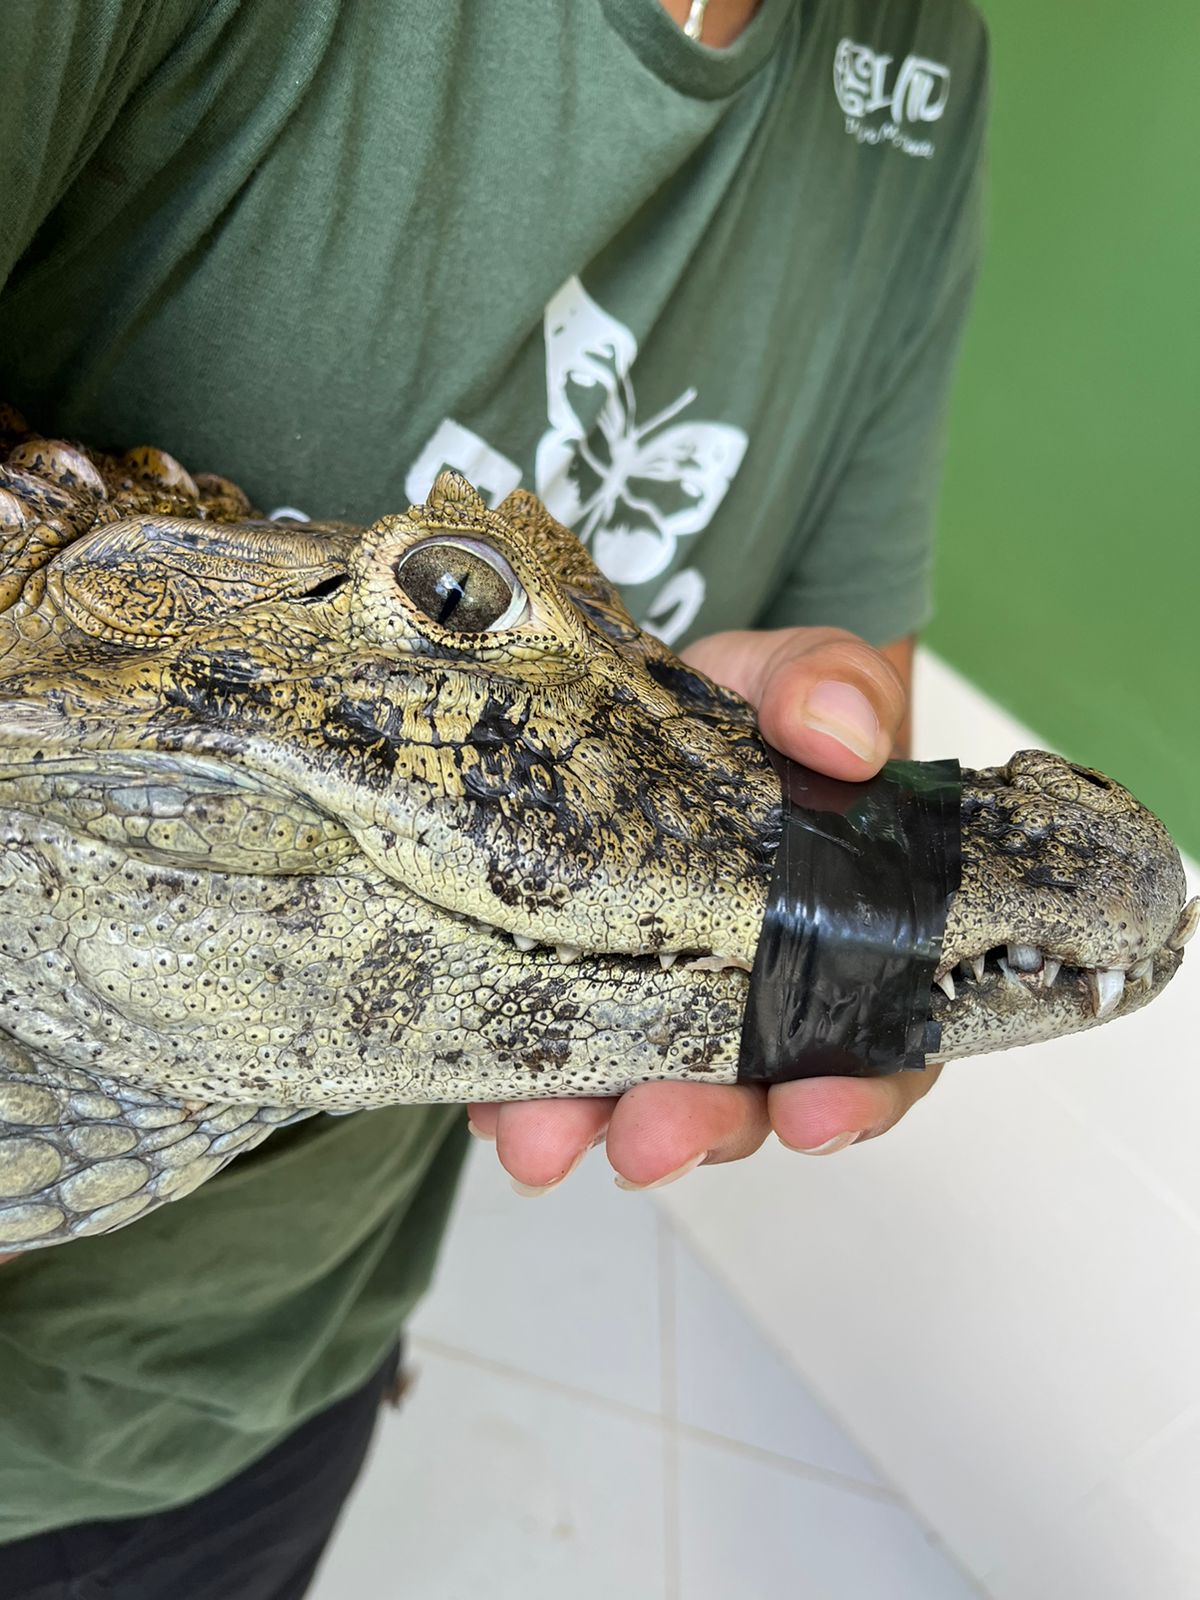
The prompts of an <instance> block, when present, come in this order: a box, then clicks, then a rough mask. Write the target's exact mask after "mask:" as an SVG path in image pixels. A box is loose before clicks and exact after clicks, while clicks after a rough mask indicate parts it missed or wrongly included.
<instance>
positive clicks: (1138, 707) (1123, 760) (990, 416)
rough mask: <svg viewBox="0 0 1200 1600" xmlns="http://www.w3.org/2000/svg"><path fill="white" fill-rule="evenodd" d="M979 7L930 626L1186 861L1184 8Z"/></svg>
mask: <svg viewBox="0 0 1200 1600" xmlns="http://www.w3.org/2000/svg"><path fill="white" fill-rule="evenodd" d="M982 9H983V11H984V14H985V15H986V17H987V20H988V26H989V30H990V33H991V39H992V63H993V96H992V113H993V114H992V140H991V204H990V216H991V221H990V228H989V234H990V242H989V248H988V259H987V264H986V266H985V269H984V275H983V279H982V282H981V284H980V292H979V295H978V298H977V301H976V308H975V312H974V315H973V318H972V322H971V326H970V329H969V331H968V334H967V339H966V344H965V347H964V351H963V362H962V367H961V372H960V376H959V380H958V385H957V389H956V394H955V401H954V408H953V416H952V426H951V435H950V455H949V461H948V467H947V478H946V488H945V493H944V496H943V501H942V516H941V549H940V557H939V579H938V615H937V618H936V620H935V622H934V624H933V626H932V627H931V629H930V630H929V634H928V638H929V642H930V644H931V645H932V646H933V648H934V649H935V650H937V651H938V652H939V653H940V654H941V655H943V656H944V657H945V658H946V659H947V660H949V661H950V662H952V663H953V664H954V665H955V666H956V667H958V668H959V670H960V671H962V672H963V673H965V674H966V675H967V676H968V677H969V678H971V679H972V680H973V681H974V682H975V683H977V684H978V685H979V686H980V687H981V688H982V689H984V690H985V691H986V692H987V693H989V694H990V695H991V696H992V698H993V699H996V700H998V701H1000V702H1001V703H1002V704H1003V705H1005V706H1006V707H1007V708H1008V709H1009V710H1011V711H1012V712H1014V713H1015V714H1016V715H1018V716H1019V717H1020V718H1021V719H1022V720H1023V721H1025V722H1027V723H1029V724H1030V725H1031V726H1033V727H1034V728H1036V729H1037V730H1038V732H1039V733H1040V734H1042V735H1044V736H1045V737H1046V738H1047V739H1048V740H1049V741H1051V742H1053V743H1055V744H1058V745H1061V746H1062V747H1063V748H1064V749H1065V750H1066V751H1067V752H1068V753H1069V754H1070V755H1071V756H1072V757H1074V758H1076V759H1079V760H1082V761H1085V762H1087V763H1088V764H1089V765H1092V766H1097V767H1101V768H1103V769H1104V770H1106V771H1107V772H1109V773H1110V774H1111V775H1112V776H1113V777H1115V778H1117V779H1118V780H1119V781H1121V782H1123V783H1126V784H1128V786H1129V787H1130V788H1132V789H1133V790H1134V791H1135V792H1136V793H1137V794H1138V795H1139V796H1140V798H1142V799H1143V800H1144V801H1145V802H1146V803H1147V804H1148V805H1150V806H1152V807H1153V808H1154V809H1155V810H1156V811H1158V812H1159V813H1160V814H1161V815H1162V816H1163V817H1164V819H1165V820H1166V821H1167V822H1168V824H1169V825H1170V826H1171V828H1172V829H1173V831H1174V832H1175V834H1176V837H1177V838H1178V839H1179V841H1180V843H1181V844H1182V845H1183V846H1184V848H1185V849H1187V850H1189V852H1191V853H1192V854H1197V855H1200V310H1198V303H1200V182H1198V180H1197V171H1198V168H1200V117H1198V115H1197V107H1198V105H1200V8H1197V6H1196V4H1195V0H1157V3H1156V4H1154V5H1153V6H1145V7H1139V6H1129V5H1128V4H1122V5H1119V6H1118V5H1117V4H1115V3H1111V0H1093V3H1090V4H1088V5H1063V4H1054V3H1053V0H1050V3H1048V0H984V3H983V6H982ZM1008 753H1009V752H1007V751H998V752H997V758H998V759H1003V758H1004V757H1005V756H1007V754H1008Z"/></svg>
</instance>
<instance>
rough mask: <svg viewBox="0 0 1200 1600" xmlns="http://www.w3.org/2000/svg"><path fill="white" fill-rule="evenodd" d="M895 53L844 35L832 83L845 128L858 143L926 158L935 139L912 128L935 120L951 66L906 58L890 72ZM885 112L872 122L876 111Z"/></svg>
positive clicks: (946, 96)
mask: <svg viewBox="0 0 1200 1600" xmlns="http://www.w3.org/2000/svg"><path fill="white" fill-rule="evenodd" d="M894 60H895V57H894V56H887V55H881V54H879V53H878V52H877V51H875V50H872V49H871V47H870V45H866V44H858V43H857V42H856V41H855V40H854V39H842V40H841V41H840V43H839V44H838V47H837V50H836V52H835V53H834V57H833V87H834V92H835V93H836V95H837V99H838V105H840V106H841V108H842V111H843V112H844V113H845V117H846V132H847V133H848V134H850V135H851V136H852V137H853V138H855V139H857V140H858V142H859V144H890V145H891V146H892V147H893V148H894V149H897V150H901V151H903V152H904V154H905V155H909V156H922V157H925V158H926V159H928V157H930V156H931V155H932V154H933V150H934V146H933V141H932V140H931V139H920V138H917V137H915V136H914V134H913V133H912V132H911V131H910V129H911V128H913V127H915V126H916V125H918V124H920V123H924V122H937V121H938V120H939V118H940V117H941V115H942V113H943V112H944V111H945V109H946V101H947V100H948V99H949V96H950V68H949V67H947V66H943V65H942V63H941V62H940V61H930V60H929V59H928V57H926V56H905V58H904V60H903V61H902V62H901V63H900V66H899V68H898V69H897V70H896V71H895V72H892V71H891V67H892V63H893V61H894ZM879 111H884V112H886V113H887V115H886V116H885V117H884V119H883V120H882V121H880V122H868V121H867V118H869V117H871V116H873V115H874V114H875V113H876V112H879Z"/></svg>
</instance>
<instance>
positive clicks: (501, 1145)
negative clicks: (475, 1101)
mask: <svg viewBox="0 0 1200 1600" xmlns="http://www.w3.org/2000/svg"><path fill="white" fill-rule="evenodd" d="M614 1104H615V1102H614V1101H612V1100H590V1099H580V1100H514V1101H510V1102H509V1103H507V1104H505V1105H502V1106H499V1107H497V1114H496V1118H495V1129H496V1154H497V1155H498V1156H499V1158H500V1164H501V1166H502V1167H503V1168H504V1169H505V1171H506V1172H507V1173H508V1175H509V1177H511V1178H512V1180H513V1186H514V1188H516V1189H517V1191H518V1193H520V1194H544V1193H545V1191H546V1190H547V1189H550V1188H553V1187H554V1186H555V1184H558V1183H561V1182H562V1180H563V1179H564V1178H565V1177H566V1176H567V1175H568V1174H569V1173H570V1172H572V1171H573V1170H574V1169H575V1167H577V1166H578V1165H579V1163H580V1161H582V1160H583V1157H584V1156H585V1155H586V1154H587V1152H588V1151H589V1150H590V1149H591V1147H592V1145H593V1144H595V1143H596V1142H597V1140H598V1139H600V1138H601V1137H602V1136H603V1134H604V1130H605V1128H606V1127H607V1126H608V1119H609V1117H610V1116H611V1115H612V1108H613V1105H614ZM474 1110H475V1108H474V1107H472V1121H473V1120H474Z"/></svg>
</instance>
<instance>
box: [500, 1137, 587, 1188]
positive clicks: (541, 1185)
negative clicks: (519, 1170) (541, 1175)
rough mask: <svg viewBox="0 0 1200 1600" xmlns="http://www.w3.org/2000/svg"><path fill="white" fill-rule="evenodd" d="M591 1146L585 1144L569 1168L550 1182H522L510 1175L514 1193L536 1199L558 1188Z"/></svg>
mask: <svg viewBox="0 0 1200 1600" xmlns="http://www.w3.org/2000/svg"><path fill="white" fill-rule="evenodd" d="M591 1148H592V1147H591V1145H590V1144H587V1145H584V1147H583V1149H582V1150H581V1151H580V1152H579V1154H578V1155H577V1156H576V1157H575V1159H574V1161H572V1163H571V1165H570V1166H569V1167H568V1168H567V1170H566V1171H565V1172H562V1173H560V1174H559V1176H558V1177H557V1178H552V1179H551V1180H550V1182H549V1183H522V1182H521V1180H520V1179H519V1178H512V1177H510V1178H509V1180H508V1181H509V1182H510V1183H511V1184H512V1186H513V1193H514V1194H519V1195H520V1196H521V1198H522V1200H536V1199H538V1197H539V1196H540V1195H544V1194H549V1193H550V1191H551V1189H557V1188H558V1186H559V1184H560V1183H565V1182H566V1180H567V1179H568V1178H569V1177H570V1176H571V1174H572V1173H573V1172H574V1171H575V1168H576V1167H577V1166H578V1165H579V1163H580V1162H581V1161H582V1160H583V1158H584V1156H585V1155H587V1153H588V1151H589V1150H590V1149H591Z"/></svg>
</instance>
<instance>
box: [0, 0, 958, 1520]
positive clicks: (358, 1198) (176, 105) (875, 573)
mask: <svg viewBox="0 0 1200 1600" xmlns="http://www.w3.org/2000/svg"><path fill="white" fill-rule="evenodd" d="M985 74H986V46H985V41H984V35H983V29H982V26H981V24H980V22H979V19H978V17H977V16H976V15H975V13H974V12H973V11H972V10H971V9H970V8H969V7H968V6H967V5H966V4H960V3H957V0H762V4H761V6H760V9H759V11H758V14H757V16H756V18H755V20H754V21H753V23H752V24H751V25H750V26H749V28H748V29H747V30H746V32H745V33H744V34H743V35H742V37H741V38H740V39H739V41H738V42H737V44H736V45H735V46H734V47H733V48H731V49H730V50H728V51H725V52H714V51H711V50H706V49H704V48H703V47H702V46H698V45H695V44H693V43H692V42H690V41H689V40H687V39H685V38H684V36H683V35H682V33H681V31H680V30H679V29H678V27H677V26H676V25H675V24H674V23H673V22H672V21H671V20H670V18H669V17H668V16H667V15H666V13H665V12H664V11H663V10H662V9H661V6H660V5H659V3H658V0H573V3H572V4H571V5H570V6H562V5H548V4H541V5H538V4H534V3H533V0H511V3H509V4H504V5H499V4H497V5H488V6H482V5H478V4H475V5H472V4H470V3H469V0H412V3H410V4H406V5H404V6H397V5H395V4H393V3H392V0H357V3H352V0H309V3H308V4H306V5H303V6H295V5H293V4H291V3H290V0H256V3H253V4H245V3H237V0H203V3H202V0H8V4H7V5H6V6H5V8H4V11H3V14H2V16H0V285H3V287H2V288H0V375H2V382H0V387H2V388H3V390H4V393H5V395H6V397H7V398H9V399H11V400H12V401H13V402H15V403H16V404H17V405H18V406H20V407H21V408H22V409H23V410H24V411H25V412H26V414H27V415H28V417H29V419H30V421H31V422H32V423H33V425H34V426H35V427H37V428H38V429H39V430H40V431H42V432H45V433H56V434H60V435H66V436H68V437H75V438H81V439H85V440H87V441H90V442H94V443H100V444H111V445H120V446H127V445H130V444H133V443H139V442H149V443H154V444H157V445H160V446H163V447H165V448H166V449H168V450H170V451H172V452H173V453H174V454H176V455H177V456H179V458H180V459H181V460H182V461H183V462H184V463H185V465H187V466H189V467H191V468H193V469H196V470H212V471H218V472H222V473H224V474H226V475H227V476H229V477H232V478H234V479H235V480H237V481H239V482H240V483H241V484H242V485H243V486H244V487H245V488H246V489H247V490H248V491H249V493H250V494H251V495H252V497H253V498H254V499H255V500H256V501H257V502H258V504H259V505H261V506H263V507H264V508H266V509H268V510H275V509H278V508H281V507H283V506H285V505H286V506H289V507H292V508H296V509H298V510H300V511H302V512H304V513H307V514H309V515H313V516H322V517H347V518H351V519H354V520H356V521H365V520H370V519H372V518H373V517H375V516H377V515H379V514H380V513H381V512H384V511H388V510H396V509H402V508H403V507H404V506H406V505H407V504H408V503H409V501H410V500H413V499H419V498H421V497H422V496H423V494H424V492H425V490H426V489H427V488H428V485H429V483H430V482H431V481H432V478H433V476H434V474H435V472H436V471H437V470H438V469H439V468H440V467H441V466H443V465H452V466H457V467H459V468H461V469H462V470H463V471H465V472H467V474H468V475H469V476H470V477H472V478H473V479H474V480H475V481H476V482H477V483H478V484H479V486H480V487H481V489H483V490H484V492H485V493H486V494H487V495H488V496H489V497H490V498H491V499H493V500H496V499H499V498H500V497H502V496H503V495H504V494H505V493H507V491H508V490H509V489H510V488H512V487H514V486H515V485H516V484H517V483H518V482H523V483H525V484H526V485H528V486H530V487H532V488H534V489H536V491H537V492H538V493H539V494H540V495H541V496H542V497H543V499H545V500H546V502H547V503H548V505H549V506H550V508H551V509H552V510H553V511H554V512H555V513H556V514H557V515H558V516H559V517H560V518H562V519H563V520H564V521H567V522H569V523H571V524H572V525H573V526H574V527H575V528H576V529H577V530H578V531H579V533H580V534H581V536H582V537H584V538H585V539H586V541H587V542H588V544H589V546H590V548H591V549H592V551H593V553H594V554H595V556H596V558H597V560H598V561H599V563H600V565H601V566H602V567H604V568H605V570H606V571H607V572H608V574H609V575H610V576H611V577H613V578H614V579H615V580H616V581H617V582H618V583H620V584H621V586H622V589H623V591H624V593H625V596H626V599H627V600H628V601H629V603H630V605H631V607H632V608H633V610H634V611H635V613H636V614H638V615H640V616H641V617H642V618H643V619H645V620H647V621H648V622H649V623H651V624H652V625H653V626H654V627H655V628H656V629H657V631H659V632H660V633H662V634H663V635H664V636H665V637H667V638H668V639H671V640H682V639H684V638H686V637H689V636H693V635H695V634H698V633H702V632H708V631H711V630H713V629H716V628H721V627H730V626H748V625H752V624H755V623H762V624H768V625H782V624H788V623H831V624H837V625H841V626H845V627H848V628H851V629H853V630H855V631H857V632H859V633H862V634H864V635H866V636H867V637H868V638H871V639H873V640H875V641H877V642H883V641H885V640H888V639H892V638H897V637H900V636H902V635H904V634H907V633H909V632H911V631H912V630H914V629H915V628H917V627H918V626H920V624H921V623H922V622H923V621H924V620H925V619H926V616H927V613H928V610H929V564H930V537H931V523H932V513H933V502H934V496H935V490H936V480H937V475H938V467H939V457H940V452H941V445H942V434H943V420H944V411H945V403H946V393H947V387H948V381H949V373H950V369H951V364H952V358H953V354H954V348H955V344H956V341H957V336H958V333H959V330H960V327H961V323H962V320H963V317H964V313H965V308H966V304H967V300H968V297H969V292H970V286H971V282H972V278H973V275H974V271H975V267H976V263H977V257H978V248H979V203H978V202H979V188H980V172H981V165H982V162H981V144H982V127H983V109H984V108H983V102H984V85H985ZM461 1150H462V1137H461V1115H460V1114H457V1113H454V1112H453V1111H447V1110H446V1109H445V1108H436V1109H435V1108H397V1109H394V1110H386V1111H378V1112H371V1113H366V1114H360V1115H358V1116H352V1117H347V1118H343V1119H341V1120H339V1121H333V1120H331V1119H329V1118H325V1117H320V1118H315V1119H313V1120H312V1121H311V1122H308V1123H305V1124H302V1125H299V1126H297V1127H295V1128H291V1129H287V1130H284V1131H282V1132H281V1133H278V1134H276V1135H275V1136H273V1138H272V1139H271V1140H270V1141H269V1142H268V1144H267V1145H266V1146H265V1147H264V1148H263V1149H262V1150H260V1151H258V1152H255V1153H253V1154H250V1155H248V1156H244V1157H242V1158H240V1159H239V1160H238V1161H237V1162H236V1163H235V1164H234V1165H233V1166H232V1167H230V1168H229V1169H228V1170H227V1171H226V1172H225V1173H223V1174H221V1175H219V1176H218V1177H217V1178H215V1179H213V1180H211V1181H210V1182H209V1183H208V1184H207V1185H205V1186H204V1187H203V1188H201V1189H199V1190H198V1191H197V1192H196V1193H195V1194H193V1195H191V1196H189V1197H188V1198H187V1199H185V1200H182V1201H180V1202H178V1203H176V1204H174V1205H169V1206H167V1207H165V1208H164V1209H163V1210H161V1211H159V1212H157V1213H154V1214H153V1215H151V1216H149V1217H147V1218H145V1219H143V1220H142V1221H139V1222H137V1223H136V1224H134V1225H133V1226H132V1227H130V1228H128V1229H126V1230H124V1231H122V1232H120V1233H117V1234H114V1235H111V1236H108V1237H104V1238H98V1239H92V1240H81V1241H79V1242H78V1243H75V1244H72V1245H70V1246H67V1247H60V1248H57V1249H53V1250H47V1251H44V1252H35V1253H33V1254H31V1255H30V1256H28V1257H26V1258H24V1259H22V1260H20V1261H18V1262H16V1263H13V1264H11V1265H10V1266H8V1267H5V1268H4V1269H3V1270H2V1271H0V1417H3V1419H4V1421H3V1424H2V1429H0V1539H10V1538H16V1537H19V1536H22V1535H24V1534H28V1533H32V1532H36V1531H38V1530H40V1529H43V1528H47V1527H51V1526H55V1525H61V1524H67V1523H71V1522H75V1521H78V1520H82V1519H88V1518H95V1517H114V1516H122V1515H131V1514H136V1513H140V1512H144V1511H147V1510H152V1509H156V1508H159V1507H163V1506H166V1505H170V1504H173V1503H178V1502H180V1501H182V1500H185V1499H188V1498H191V1497H192V1496H194V1495H196V1494H198V1493H201V1492H203V1491H205V1490H206V1489H208V1488H210V1487H212V1486H213V1485H214V1484H216V1483H217V1482H219V1481H221V1480H222V1479H224V1478H226V1477H228V1476H229V1475H230V1474H232V1473H233V1472H235V1471H237V1470H238V1469H239V1468H240V1467H242V1466H243V1465H245V1464H246V1463H247V1462H248V1461H249V1460H251V1459H252V1458H253V1457H255V1456H257V1455H259V1454H261V1453H262V1452H263V1451H264V1450H266V1449H268V1448H269V1447H270V1446H271V1445H272V1444H273V1443H274V1442H276V1440H277V1439H278V1438H279V1437H280V1436H281V1435H282V1434H283V1433H285V1432H286V1431H287V1430H288V1429H290V1428H291V1427H293V1426H294V1425H295V1424H296V1423H297V1422H298V1421H300V1420H302V1419H303V1418H304V1417H306V1416H307V1415H310V1414H311V1413H312V1412H314V1411H315V1410H317V1409H319V1408H321V1407H322V1406H324V1405H327V1404H328V1403H330V1402H331V1401H332V1400H333V1399H335V1398H336V1397H338V1396H339V1395H341V1394H343V1393H345V1392H346V1391H348V1390H349V1389H351V1388H352V1387H354V1386H355V1385H356V1384H357V1383H359V1382H360V1381H361V1380H362V1379H363V1378H364V1377H365V1375H366V1374H367V1372H368V1371H369V1370H370V1369H371V1367H372V1366H373V1365H374V1364H375V1363H376V1362H377V1361H379V1360H380V1359H381V1358H382V1355H383V1353H384V1351H385V1349H386V1347H387V1345H388V1343H389V1342H390V1340H391V1339H392V1338H393V1337H394V1335H395V1332H396V1329H397V1328H398V1327H399V1325H400V1323H401V1321H402V1319H403V1317H404V1316H405V1315H406V1314H407V1312H408V1310H409V1309H410V1307H411V1306H412V1304H413V1303H414V1301H415V1300H416V1299H417V1298H418V1296H419V1294H420V1293H421V1291H422V1289H423V1287H424V1285H425V1283H426V1281H427V1278H428V1275H429V1272H430V1270H431V1267H432V1262H433V1258H434V1254H435V1252H436V1248H437V1243H438V1240H439V1237H440V1233H441V1229H442V1226H443V1223H444V1220H445V1215H446V1211H447V1208H448V1205H449V1201H450V1198H451V1195H452V1193H453V1187H454V1180H455V1176H456V1173H457V1168H458V1164H459V1162H460V1159H461Z"/></svg>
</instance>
